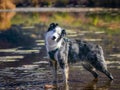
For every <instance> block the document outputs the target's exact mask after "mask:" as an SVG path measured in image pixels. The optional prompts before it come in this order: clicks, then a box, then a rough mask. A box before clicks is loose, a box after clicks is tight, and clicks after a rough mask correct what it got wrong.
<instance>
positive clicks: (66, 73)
mask: <svg viewBox="0 0 120 90" xmlns="http://www.w3.org/2000/svg"><path fill="white" fill-rule="evenodd" d="M60 67H61V68H62V72H63V80H64V83H65V84H66V85H67V83H68V78H69V66H68V64H67V63H65V62H62V60H61V62H60Z"/></svg>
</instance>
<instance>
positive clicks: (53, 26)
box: [48, 23, 58, 31]
mask: <svg viewBox="0 0 120 90" xmlns="http://www.w3.org/2000/svg"><path fill="white" fill-rule="evenodd" d="M56 26H58V24H57V23H51V24H50V26H49V28H48V31H50V30H52V29H54V28H55V27H56Z"/></svg>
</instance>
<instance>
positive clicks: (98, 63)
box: [45, 23, 113, 83]
mask: <svg viewBox="0 0 120 90" xmlns="http://www.w3.org/2000/svg"><path fill="white" fill-rule="evenodd" d="M57 28H58V29H59V31H60V32H59V33H58V35H57V36H55V35H56V34H55V33H56V32H57V30H58V29H57ZM47 33H50V34H48V35H46V39H45V42H46V48H47V52H48V55H49V57H50V58H51V60H50V66H51V67H52V70H53V75H54V80H53V81H54V82H55V81H56V80H57V64H59V66H60V67H61V68H62V70H63V77H64V78H63V79H64V81H65V83H67V81H68V76H69V65H68V64H69V63H74V62H78V61H80V62H81V63H82V66H83V67H84V68H85V69H86V70H88V71H89V72H90V73H91V74H92V75H93V76H94V77H95V78H98V74H97V73H96V70H98V71H100V72H102V73H104V74H105V75H106V76H107V77H108V78H109V79H110V80H113V77H112V75H111V74H110V73H109V72H108V70H107V65H106V63H105V59H104V53H103V49H102V47H101V46H100V45H95V44H91V43H88V42H85V41H81V40H70V39H67V38H66V37H65V36H66V32H65V30H64V29H62V28H61V27H59V26H58V24H55V23H52V24H50V27H49V29H48V31H47ZM49 35H50V36H51V38H50V37H49V39H52V40H53V44H54V45H51V41H52V40H51V41H49V40H48V38H47V37H48V36H49ZM55 39H56V40H55ZM49 43H50V44H49ZM58 44H59V45H58ZM50 45H51V46H50ZM55 45H56V47H54V46H55ZM48 47H49V48H48ZM51 47H52V49H51ZM51 52H54V53H53V54H52V55H53V58H52V57H51V55H50V53H51Z"/></svg>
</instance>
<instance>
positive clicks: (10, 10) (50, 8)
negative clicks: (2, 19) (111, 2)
mask: <svg viewBox="0 0 120 90" xmlns="http://www.w3.org/2000/svg"><path fill="white" fill-rule="evenodd" d="M119 10H120V8H99V7H97V8H86V7H83V8H77V7H76V8H73V7H68V8H56V7H44V8H43V7H40V8H34V7H29V8H15V9H4V10H3V9H0V12H96V11H119Z"/></svg>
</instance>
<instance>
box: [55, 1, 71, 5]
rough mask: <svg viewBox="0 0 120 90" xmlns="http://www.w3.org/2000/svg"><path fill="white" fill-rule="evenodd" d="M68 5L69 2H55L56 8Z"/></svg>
mask: <svg viewBox="0 0 120 90" xmlns="http://www.w3.org/2000/svg"><path fill="white" fill-rule="evenodd" d="M68 3H69V0H56V3H55V6H56V7H65V6H66V5H67V4H68Z"/></svg>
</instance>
